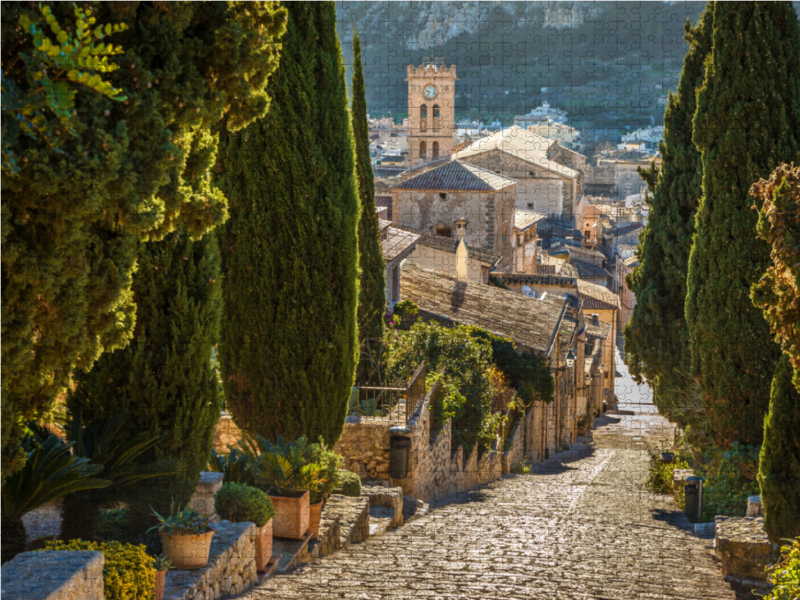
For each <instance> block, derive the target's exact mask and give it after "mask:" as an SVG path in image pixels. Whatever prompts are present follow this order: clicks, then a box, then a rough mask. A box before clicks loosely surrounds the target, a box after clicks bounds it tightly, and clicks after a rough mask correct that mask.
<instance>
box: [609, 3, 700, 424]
mask: <svg viewBox="0 0 800 600" xmlns="http://www.w3.org/2000/svg"><path fill="white" fill-rule="evenodd" d="M711 16H712V11H711V10H705V11H703V13H702V14H701V15H700V19H699V20H698V21H697V24H696V25H695V26H694V27H692V26H691V25H690V23H689V22H688V21H687V23H686V25H685V34H684V39H685V40H686V42H687V43H688V44H689V51H688V52H687V53H686V56H685V58H684V60H683V70H682V71H681V76H680V80H679V82H678V89H677V93H672V92H670V93H669V98H668V101H667V108H666V111H665V113H664V139H663V141H662V142H661V143H660V144H659V150H660V151H661V157H662V164H661V168H660V170H659V169H656V168H655V166H653V167H651V168H650V169H648V170H646V171H642V173H641V174H642V178H643V179H644V180H645V182H646V183H647V184H648V187H649V188H650V192H651V193H652V196H651V197H649V200H648V204H649V205H650V218H649V220H648V222H647V225H646V226H645V229H644V231H643V232H642V235H641V236H640V243H639V248H638V250H637V254H638V258H639V266H638V267H636V269H634V271H633V273H631V274H630V275H629V276H628V280H627V283H628V286H629V287H630V289H631V290H632V291H633V292H634V294H635V295H636V306H635V307H634V309H633V314H632V316H631V318H630V320H629V321H628V323H626V325H625V328H624V329H623V334H624V336H625V352H626V354H627V358H626V360H627V362H628V366H629V367H630V371H631V374H632V375H633V377H634V378H636V379H637V382H638V383H642V378H643V377H644V378H646V379H647V380H648V381H649V382H650V383H651V385H652V387H653V392H654V403H655V404H656V406H658V408H659V411H660V412H661V413H662V414H664V415H665V416H667V417H669V418H670V419H673V420H675V421H676V422H678V423H679V424H680V425H681V426H683V427H685V426H686V425H688V424H689V423H688V422H687V421H686V418H685V416H684V415H683V414H682V413H681V412H680V411H676V410H675V409H676V405H678V404H680V400H679V391H680V389H681V387H682V385H683V381H685V379H684V377H685V375H688V374H689V358H690V354H689V340H688V330H687V326H686V319H685V316H684V306H683V304H684V300H685V298H686V275H687V272H688V270H689V251H690V250H691V247H692V233H693V231H694V215H695V211H696V209H697V203H698V201H699V199H700V196H701V195H702V187H701V181H702V166H701V164H700V153H699V152H698V151H697V148H695V146H694V144H693V143H692V118H693V117H694V112H695V108H696V100H695V91H696V89H697V88H699V86H700V85H701V84H702V82H703V73H704V67H703V64H704V62H705V60H706V56H707V55H708V54H709V52H710V51H711V29H712V22H711Z"/></svg>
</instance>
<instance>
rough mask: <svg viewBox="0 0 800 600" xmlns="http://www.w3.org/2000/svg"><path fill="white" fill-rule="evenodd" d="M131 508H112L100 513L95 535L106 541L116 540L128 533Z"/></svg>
mask: <svg viewBox="0 0 800 600" xmlns="http://www.w3.org/2000/svg"><path fill="white" fill-rule="evenodd" d="M130 515H131V510H130V509H129V508H114V509H112V510H107V511H104V512H103V513H101V514H100V521H99V524H98V526H97V535H98V536H99V537H101V538H103V539H104V540H106V541H109V540H116V541H121V540H120V539H119V538H121V537H124V536H126V535H128V524H129V522H130Z"/></svg>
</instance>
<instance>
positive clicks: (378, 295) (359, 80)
mask: <svg viewBox="0 0 800 600" xmlns="http://www.w3.org/2000/svg"><path fill="white" fill-rule="evenodd" d="M352 31H353V90H352V93H353V101H352V108H351V115H352V119H353V138H354V140H355V148H356V173H357V174H358V191H359V197H360V198H361V218H360V219H359V221H358V253H359V263H360V267H361V278H360V287H359V291H358V340H359V344H360V345H361V348H362V352H364V353H366V356H365V357H362V371H363V372H362V373H361V374H360V376H359V381H367V380H373V379H374V377H372V373H371V369H370V368H369V365H370V362H371V361H370V360H369V357H370V351H373V352H374V348H373V347H379V346H380V344H381V341H382V340H383V315H384V313H385V312H386V294H385V291H384V289H385V281H384V274H383V269H384V262H383V252H382V251H381V228H380V223H379V219H378V211H377V210H375V180H374V177H373V174H372V162H371V160H370V155H369V123H368V122H367V101H366V98H365V96H364V94H365V93H366V90H365V86H364V70H363V65H362V63H361V40H360V39H359V37H358V31H357V30H356V27H355V25H353V27H352Z"/></svg>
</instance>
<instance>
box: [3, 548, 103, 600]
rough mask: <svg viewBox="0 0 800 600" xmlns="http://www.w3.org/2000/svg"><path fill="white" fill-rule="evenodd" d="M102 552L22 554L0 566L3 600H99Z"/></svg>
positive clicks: (101, 590)
mask: <svg viewBox="0 0 800 600" xmlns="http://www.w3.org/2000/svg"><path fill="white" fill-rule="evenodd" d="M104 565H105V557H104V556H103V553H102V552H96V551H93V550H53V551H47V552H23V553H22V554H17V556H15V557H14V559H13V560H10V561H9V562H7V563H6V564H4V565H3V571H2V590H3V600H103V591H104V590H103V566H104Z"/></svg>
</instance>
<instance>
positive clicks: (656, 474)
mask: <svg viewBox="0 0 800 600" xmlns="http://www.w3.org/2000/svg"><path fill="white" fill-rule="evenodd" d="M689 468H691V467H689V464H688V463H686V462H683V461H675V462H673V463H663V462H661V458H660V453H658V452H652V453H651V454H650V465H649V467H648V475H647V481H646V482H645V484H644V485H645V487H646V488H647V489H648V490H650V491H651V492H653V493H654V494H671V493H672V491H673V489H672V477H673V473H674V471H675V470H677V469H689Z"/></svg>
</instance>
